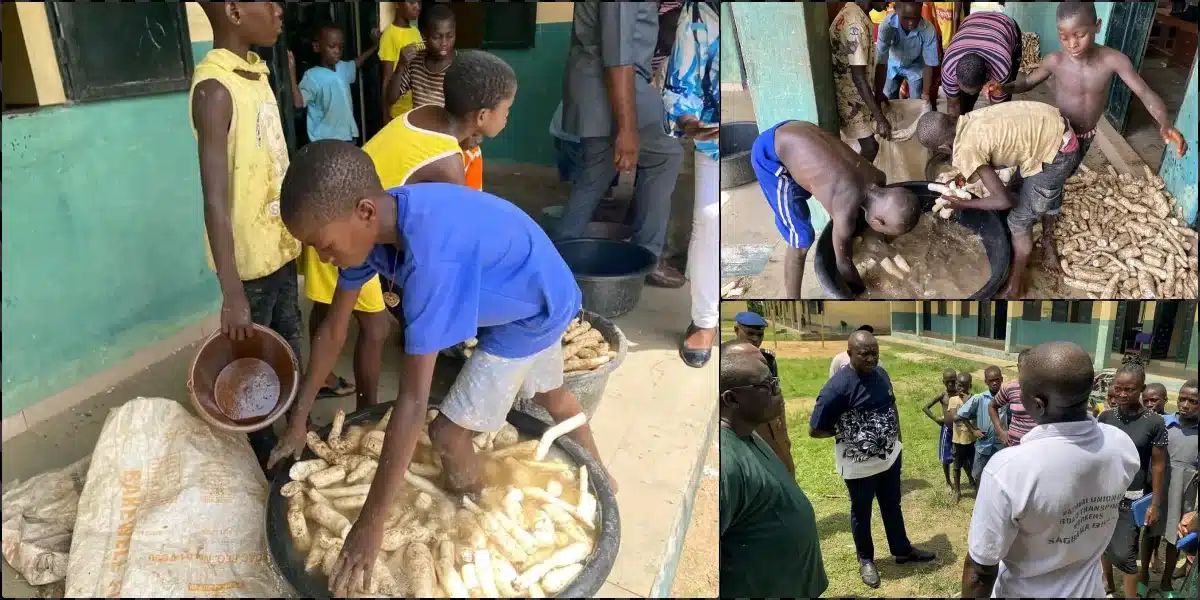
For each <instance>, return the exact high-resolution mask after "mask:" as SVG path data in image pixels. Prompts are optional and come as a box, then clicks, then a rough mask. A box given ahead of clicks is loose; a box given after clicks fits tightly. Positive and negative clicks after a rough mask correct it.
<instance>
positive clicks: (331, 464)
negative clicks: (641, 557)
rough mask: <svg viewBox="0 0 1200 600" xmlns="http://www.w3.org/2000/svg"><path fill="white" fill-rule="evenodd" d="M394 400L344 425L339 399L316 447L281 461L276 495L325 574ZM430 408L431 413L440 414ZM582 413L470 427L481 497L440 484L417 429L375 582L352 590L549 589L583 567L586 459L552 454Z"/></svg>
mask: <svg viewBox="0 0 1200 600" xmlns="http://www.w3.org/2000/svg"><path fill="white" fill-rule="evenodd" d="M391 415H392V411H391V410H389V411H388V413H387V415H385V416H384V417H383V419H382V420H381V421H380V422H379V423H377V424H375V425H373V426H360V425H354V426H351V427H350V428H349V429H348V430H347V431H346V434H345V435H344V436H343V435H342V426H343V424H344V418H345V415H344V414H343V413H342V411H340V410H339V411H338V413H337V415H336V416H335V417H334V423H333V427H332V428H331V430H330V432H329V437H328V439H327V440H321V439H320V437H319V436H318V435H317V434H316V433H312V432H310V433H309V437H308V447H309V449H311V450H312V451H313V453H314V454H316V455H317V456H318V458H315V459H311V460H302V461H299V462H296V463H295V464H293V465H292V467H291V470H290V471H289V472H288V475H289V477H290V478H291V481H290V482H288V483H287V484H286V485H284V486H283V488H282V490H281V491H280V493H281V495H283V496H284V497H286V498H287V500H288V512H287V522H288V528H289V530H290V533H291V536H292V540H293V542H294V543H295V544H296V547H297V549H299V550H300V551H301V552H305V553H307V557H306V560H305V565H304V566H305V569H306V570H308V571H310V572H311V571H316V570H318V569H320V570H322V571H323V572H324V573H325V574H326V575H328V574H329V573H330V572H331V571H332V569H333V567H334V563H335V562H336V561H337V559H338V556H339V554H340V553H341V550H342V544H343V543H344V541H345V539H346V536H347V534H349V532H350V529H351V527H352V526H353V523H354V521H355V520H356V519H357V518H358V512H359V511H360V510H361V508H362V506H363V504H364V503H365V502H366V498H367V494H368V493H369V491H370V489H371V482H372V480H373V479H374V477H375V469H376V468H378V460H379V455H380V451H381V449H382V446H383V438H384V432H385V431H386V429H387V424H388V421H389V420H390V419H391ZM436 415H437V411H436V410H431V411H429V415H428V416H427V418H426V422H427V423H428V422H430V421H432V420H433V418H434V417H436ZM586 421H587V417H586V416H585V415H582V414H580V415H578V416H577V417H575V418H572V419H568V420H567V421H563V422H562V423H559V424H558V425H555V426H553V427H551V428H550V429H548V430H547V431H546V433H545V435H543V437H542V439H541V440H527V441H521V440H520V438H519V436H518V434H517V431H516V429H514V428H513V427H512V426H511V425H508V424H505V426H504V427H503V428H501V429H500V430H499V431H498V432H496V433H481V434H478V435H476V436H475V439H474V444H475V449H476V452H477V454H478V455H479V457H480V459H481V461H482V465H483V472H484V475H483V479H484V483H485V486H486V487H485V488H484V490H483V493H482V494H481V497H480V500H479V502H474V501H472V500H471V499H470V498H467V497H463V498H461V499H454V498H452V497H450V496H449V495H448V494H447V493H446V492H445V491H443V488H442V487H440V486H439V485H438V483H436V482H438V481H439V480H440V479H441V461H440V460H439V458H438V455H437V453H436V452H434V451H433V450H432V448H431V447H430V442H429V436H428V434H427V433H426V432H424V431H423V432H422V435H421V438H420V442H419V443H418V446H417V451H416V453H415V454H414V456H413V460H412V463H411V464H410V466H409V470H408V472H406V473H405V474H404V478H405V481H406V482H407V483H408V485H407V486H405V489H404V490H402V492H401V493H400V497H399V498H397V501H396V503H395V505H393V506H392V510H391V514H390V516H389V518H388V521H387V523H386V525H385V530H384V534H383V542H382V545H381V547H380V553H379V558H378V560H377V561H376V563H375V568H374V571H373V575H372V581H371V584H370V587H371V589H368V590H361V589H359V590H353V595H354V596H356V597H358V596H368V597H369V596H374V597H403V596H405V595H408V596H411V597H417V598H430V597H433V598H526V597H528V598H545V597H547V596H552V595H554V594H556V593H558V592H561V591H562V590H563V589H565V588H566V587H567V585H569V584H570V583H571V582H572V581H573V580H574V579H575V577H576V576H577V575H578V574H579V572H580V571H581V570H582V568H583V564H584V562H585V561H586V559H587V558H588V556H590V555H591V553H592V550H593V548H594V546H595V537H596V515H597V512H598V507H597V503H596V498H595V497H594V496H592V494H591V492H590V490H589V487H588V472H587V467H580V468H579V469H575V468H574V467H573V466H572V465H569V464H567V463H565V462H560V461H559V460H557V459H555V458H553V457H549V456H548V450H549V449H550V447H551V445H552V444H553V441H554V439H556V438H558V437H559V436H561V435H564V434H566V433H569V432H570V431H571V430H573V429H575V428H577V427H579V426H581V425H583V424H584V423H585V422H586Z"/></svg>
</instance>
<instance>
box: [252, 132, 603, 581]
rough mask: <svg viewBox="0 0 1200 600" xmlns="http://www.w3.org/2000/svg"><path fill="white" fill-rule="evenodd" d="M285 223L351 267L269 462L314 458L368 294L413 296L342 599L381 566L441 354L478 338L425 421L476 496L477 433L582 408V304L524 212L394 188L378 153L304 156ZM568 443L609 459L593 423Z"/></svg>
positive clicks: (463, 191) (455, 489)
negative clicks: (575, 376)
mask: <svg viewBox="0 0 1200 600" xmlns="http://www.w3.org/2000/svg"><path fill="white" fill-rule="evenodd" d="M496 116H497V117H500V116H501V115H499V114H498V115H496ZM499 125H500V126H501V127H502V126H503V125H502V124H499ZM281 216H282V217H283V221H284V223H285V224H286V225H287V227H288V229H289V230H290V231H291V232H292V233H293V234H294V235H295V236H296V237H297V238H299V239H300V240H301V241H302V242H304V243H305V244H306V245H309V246H312V247H313V248H314V249H315V250H316V251H317V253H318V254H320V256H321V258H322V260H325V261H326V262H331V263H333V264H335V265H337V266H338V267H339V268H340V269H341V272H340V276H339V281H338V287H337V291H336V292H335V293H334V296H333V302H332V305H331V307H330V316H329V317H328V318H327V319H326V321H325V324H323V325H322V331H321V333H320V334H318V335H317V336H316V338H314V340H313V349H312V353H311V355H312V358H311V362H310V364H309V368H308V370H307V373H306V374H305V380H304V384H303V386H302V387H301V390H300V395H299V398H300V399H299V401H298V406H297V407H296V414H295V415H293V418H292V420H291V421H290V422H289V423H288V430H287V433H286V434H285V435H284V437H283V439H282V440H281V441H280V445H279V446H278V447H277V448H276V450H275V452H274V453H273V454H272V457H271V458H272V464H273V463H274V462H275V461H277V460H279V459H281V458H282V457H284V456H297V457H298V456H299V454H300V453H301V452H302V451H303V449H304V445H305V435H306V433H307V431H306V423H307V421H308V412H309V411H310V410H311V408H312V400H313V398H314V397H315V396H316V392H317V390H318V389H319V388H320V386H321V383H322V382H323V381H324V379H325V376H326V375H327V374H328V373H329V370H330V368H331V367H332V366H333V364H334V362H335V361H336V360H337V357H338V354H339V353H340V351H341V348H342V345H343V343H344V342H345V340H346V330H347V325H348V323H349V321H350V316H351V314H352V313H353V311H354V304H355V302H356V300H357V298H358V290H359V288H360V287H361V286H362V285H363V283H365V282H366V281H367V280H368V279H370V278H371V277H373V276H374V275H376V274H383V275H384V276H385V277H387V278H388V279H390V280H391V281H395V282H396V285H397V287H398V289H399V291H400V293H401V294H402V296H403V302H402V306H403V307H404V324H405V330H404V354H403V355H402V357H401V359H400V362H401V365H400V367H401V368H400V372H401V373H403V375H402V376H401V379H400V392H399V394H398V396H397V398H396V405H395V411H394V413H393V415H392V418H391V421H390V422H389V423H388V426H387V433H386V438H385V441H384V445H383V451H382V453H381V455H380V457H379V470H378V475H377V476H376V477H375V480H374V482H373V484H372V486H371V491H370V493H369V494H368V495H367V500H366V504H365V505H364V506H363V507H362V512H361V513H360V515H359V518H358V521H357V522H356V523H355V524H354V527H353V529H351V530H350V533H349V535H348V536H347V538H346V542H345V545H344V547H343V549H342V555H341V557H340V558H339V559H338V561H337V562H336V563H335V566H334V570H333V574H332V576H331V577H330V584H331V589H333V590H334V591H335V592H338V591H342V592H344V591H346V590H348V589H349V587H350V583H351V582H357V581H361V580H362V579H361V577H362V576H363V575H364V574H367V575H368V577H369V574H370V573H371V571H372V569H373V567H374V564H375V558H376V556H377V555H378V553H379V548H380V544H381V542H382V538H383V526H384V523H385V521H386V520H387V518H388V516H389V515H388V511H389V508H390V507H391V506H392V504H393V502H394V499H395V497H396V494H397V493H399V491H400V487H401V485H402V484H403V482H404V474H405V472H406V471H407V470H408V465H409V462H410V461H411V460H412V456H413V451H414V450H415V449H416V445H417V439H418V435H419V433H420V431H421V428H422V427H423V426H424V424H425V412H426V410H427V408H428V403H429V389H430V386H431V384H432V380H433V370H434V365H435V363H436V362H437V356H438V353H439V351H440V350H442V349H443V348H449V347H451V346H453V345H455V344H457V343H459V342H463V341H465V340H467V339H470V338H472V337H475V338H477V339H478V340H479V345H478V348H477V351H476V352H475V353H474V354H473V355H471V357H470V359H468V361H467V363H466V365H465V366H464V367H463V369H462V372H461V373H460V374H459V376H458V379H457V380H456V381H455V382H454V385H453V386H452V387H451V388H450V392H449V394H448V395H447V397H446V399H445V401H444V402H442V404H441V406H440V407H439V408H440V410H439V414H438V417H437V418H436V419H435V420H434V421H433V422H432V423H430V425H429V436H430V438H431V440H432V441H433V446H434V449H435V450H436V451H437V452H438V455H439V456H440V457H441V460H442V466H443V470H444V472H445V480H446V481H445V483H446V485H447V487H448V488H449V489H450V491H451V493H455V494H461V493H468V494H477V493H478V492H479V491H480V488H481V487H482V481H481V471H482V469H481V468H480V464H479V461H478V459H477V457H476V455H475V450H474V447H473V446H472V443H471V438H472V436H474V435H475V432H493V431H497V430H499V429H500V427H501V426H502V425H503V424H504V421H505V415H506V414H507V413H508V411H509V409H510V408H511V406H512V404H513V401H514V400H515V398H516V397H517V396H518V394H519V395H520V396H521V397H522V398H534V399H535V400H536V401H537V402H538V403H539V404H541V405H542V406H543V407H545V408H546V411H547V412H548V413H550V415H551V416H552V417H553V418H554V419H555V420H557V421H562V420H565V419H569V418H571V417H573V416H575V415H578V414H579V413H580V412H582V409H581V408H580V405H579V401H578V400H577V399H576V398H575V396H574V395H573V394H571V392H570V391H568V390H567V389H566V388H565V387H564V386H563V368H562V349H561V346H560V339H561V337H562V334H563V333H564V332H565V331H566V329H567V327H568V325H569V324H570V322H571V320H572V319H573V318H574V317H575V316H576V315H577V314H578V313H579V310H580V307H581V303H582V295H581V294H580V291H579V287H578V285H576V283H575V279H574V277H573V276H572V274H571V271H570V269H568V268H567V265H566V263H565V262H563V259H562V257H561V256H560V255H559V254H558V251H557V250H555V248H554V245H553V244H552V243H551V242H550V239H549V238H548V237H546V234H545V233H544V232H543V231H542V229H541V228H540V227H538V225H537V224H536V223H534V221H533V219H531V218H529V216H528V215H526V214H525V213H524V212H523V211H521V209H520V208H518V207H516V206H515V205H513V204H511V203H509V202H507V201H505V200H503V199H500V198H497V197H496V196H493V195H491V194H488V193H485V192H479V191H476V190H473V189H470V188H468V187H465V186H459V185H454V184H449V183H418V184H413V185H402V186H399V187H395V188H392V189H389V190H384V189H383V186H382V185H381V184H380V182H379V176H378V175H377V174H376V170H375V166H374V164H373V163H372V162H371V159H370V157H368V156H367V154H366V153H365V152H363V151H362V150H360V149H358V148H355V147H354V146H353V145H351V144H347V143H345V142H339V141H330V140H326V141H321V142H316V143H313V144H309V145H308V146H305V147H304V148H302V149H301V150H300V151H299V152H297V153H296V155H295V158H294V159H293V160H292V168H291V169H289V170H288V172H287V176H286V177H285V179H284V181H283V193H282V201H281ZM569 435H570V437H571V438H572V439H573V440H574V441H576V442H578V443H579V444H580V445H581V446H583V448H584V449H585V450H587V451H588V452H589V453H591V454H592V456H594V457H595V456H599V453H598V452H597V451H596V443H595V440H594V439H593V438H592V433H591V429H590V428H589V427H588V426H587V425H584V426H582V427H580V428H578V429H576V430H574V431H573V432H571V433H570V434H569ZM610 481H611V480H610ZM614 489H615V486H614ZM368 582H369V579H368Z"/></svg>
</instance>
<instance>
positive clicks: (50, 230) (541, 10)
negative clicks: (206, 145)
mask: <svg viewBox="0 0 1200 600" xmlns="http://www.w3.org/2000/svg"><path fill="white" fill-rule="evenodd" d="M283 4H284V35H283V36H281V39H280V42H279V44H277V45H276V46H275V47H274V48H265V49H260V53H261V54H262V55H263V57H264V58H265V59H267V60H268V61H269V63H270V65H271V70H272V78H273V83H274V84H276V85H275V87H276V89H277V95H278V98H279V106H280V110H281V111H282V113H283V116H284V119H283V120H284V127H285V133H286V135H287V137H288V141H289V144H292V146H293V149H294V143H295V132H296V128H297V127H303V122H302V121H300V122H299V124H298V123H297V121H296V114H295V109H293V108H292V102H291V96H290V91H289V90H287V89H286V87H285V86H284V85H279V84H280V83H281V82H286V79H282V80H281V79H279V75H280V74H283V73H286V72H287V52H286V50H287V49H288V48H289V47H291V48H302V47H303V44H304V43H307V42H306V39H305V38H304V36H305V35H307V33H306V30H309V29H311V28H310V27H306V26H307V25H310V24H311V23H313V22H316V21H317V20H318V19H320V20H329V19H332V20H333V21H334V22H336V23H338V24H340V25H342V26H343V28H345V29H346V31H347V48H346V56H347V57H348V58H350V57H353V56H354V55H356V54H357V49H358V48H360V47H363V46H365V45H367V44H365V43H364V41H365V40H367V39H368V37H367V36H369V32H370V31H371V30H372V29H374V28H375V27H378V26H380V24H384V25H386V24H387V23H389V22H390V21H391V19H392V14H393V7H392V5H391V4H392V3H389V2H353V3H349V2H348V3H283ZM572 7H573V3H572V2H556V3H545V2H542V3H536V4H532V3H498V4H493V3H461V4H460V3H455V4H453V5H452V9H453V10H454V11H455V13H456V16H457V19H458V44H457V45H458V47H459V48H484V49H487V50H488V51H490V52H494V53H496V54H497V55H499V56H500V57H502V58H503V59H504V60H506V61H507V62H508V63H509V64H510V65H512V67H513V68H514V70H515V71H516V74H517V77H518V79H519V81H520V87H519V90H518V100H517V102H516V103H515V104H514V106H513V109H512V114H511V117H510V119H509V127H508V129H506V130H505V131H504V133H503V134H502V135H500V136H499V137H497V138H496V139H494V140H490V141H488V142H487V143H486V144H485V146H484V151H485V153H486V157H487V160H489V161H495V162H501V161H509V162H515V163H522V164H534V165H553V162H554V154H553V142H552V140H551V138H550V136H549V134H548V127H549V119H550V116H551V114H552V113H553V112H554V109H555V106H556V105H557V104H558V102H559V101H560V100H561V97H562V75H563V69H564V67H565V65H566V55H567V47H568V42H569V39H570V31H571V23H570V21H571V15H572ZM3 31H4V33H5V35H4V36H3V43H4V48H3V54H4V65H3V66H4V68H3V97H2V98H3V142H4V147H3V153H4V161H3V179H4V196H5V198H4V206H3V207H4V208H6V209H8V217H7V218H5V219H4V220H3V223H4V224H3V237H4V239H5V240H7V241H6V242H4V248H5V250H7V252H5V253H4V259H3V267H7V268H3V269H2V272H3V305H4V325H5V326H7V327H8V332H7V333H5V334H4V336H3V338H4V350H3V353H4V363H5V364H4V367H5V368H4V381H3V417H4V423H5V425H4V429H5V431H6V434H7V431H8V430H9V425H10V418H11V417H14V416H16V415H22V417H23V420H24V421H25V422H28V424H29V425H32V424H33V423H34V422H35V421H37V420H40V419H43V418H46V417H47V416H48V415H50V414H52V413H54V412H57V411H59V410H62V408H63V407H64V406H66V405H73V404H72V402H77V401H78V400H79V399H82V398H86V397H88V396H90V395H91V394H94V393H95V392H96V391H98V390H103V389H105V388H106V387H109V386H112V385H113V384H114V383H115V382H116V381H119V380H120V379H122V378H124V377H127V376H128V375H129V374H132V373H134V372H136V371H137V370H139V369H141V368H143V367H145V366H146V365H148V364H151V363H153V362H156V361H158V360H161V359H162V358H164V357H166V356H167V355H169V354H170V353H172V352H174V351H176V350H178V349H179V348H182V347H184V346H186V345H188V344H190V343H193V342H195V341H198V340H200V339H203V337H205V336H206V335H207V334H208V333H209V332H211V331H212V330H213V327H214V323H215V322H216V320H215V319H216V316H215V315H216V312H217V310H218V309H219V304H220V292H219V289H218V286H217V282H216V278H215V277H214V276H213V274H212V273H211V272H210V271H209V268H208V266H207V264H206V260H205V257H204V245H203V239H204V235H205V234H204V218H203V214H202V198H201V190H200V177H199V171H198V162H197V154H196V140H195V138H194V137H193V135H192V131H191V128H190V121H189V109H188V107H189V102H188V88H189V83H190V80H191V75H192V69H193V65H194V64H195V63H197V62H199V61H200V60H201V59H202V58H203V56H204V55H205V53H207V52H208V51H209V50H210V49H211V48H212V31H211V29H210V27H209V24H208V21H207V19H206V18H205V16H204V14H203V12H202V11H201V10H200V8H199V6H197V5H196V3H193V2H188V3H174V2H168V3H144V2H136V3H115V4H114V3H69V2H48V3H42V2H5V3H4V4H3ZM299 55H300V51H299V50H297V56H298V60H299ZM378 69H379V67H378V61H371V62H368V66H367V68H366V69H365V70H364V71H363V73H362V74H361V76H360V79H359V84H358V85H357V86H356V87H355V88H354V96H355V102H356V104H357V105H358V106H357V108H358V110H359V117H360V119H361V121H360V124H361V125H362V129H363V130H365V131H364V134H366V135H370V134H371V133H374V131H376V130H377V129H378V127H379V122H380V120H381V111H380V110H379V109H378V102H379V100H378V98H377V94H376V93H375V92H374V90H377V89H378V87H379V83H378V82H379V77H380V74H379V72H378ZM372 86H374V87H372ZM24 417H28V418H24Z"/></svg>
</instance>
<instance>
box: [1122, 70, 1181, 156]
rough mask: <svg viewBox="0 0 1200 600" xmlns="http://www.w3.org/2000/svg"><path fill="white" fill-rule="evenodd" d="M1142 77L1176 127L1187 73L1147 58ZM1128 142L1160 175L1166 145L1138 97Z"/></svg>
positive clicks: (1131, 113) (1131, 111) (1131, 114)
mask: <svg viewBox="0 0 1200 600" xmlns="http://www.w3.org/2000/svg"><path fill="white" fill-rule="evenodd" d="M1141 75H1142V78H1143V79H1145V80H1146V85H1148V86H1150V89H1151V90H1154V92H1155V93H1156V94H1158V95H1159V96H1161V97H1162V99H1163V102H1164V103H1165V104H1166V105H1167V115H1168V117H1169V118H1170V121H1171V122H1172V123H1174V122H1175V117H1177V116H1178V115H1179V107H1180V105H1182V104H1183V96H1184V93H1185V92H1186V91H1187V80H1188V71H1187V70H1186V69H1177V68H1174V67H1170V66H1167V61H1166V59H1164V58H1156V57H1150V56H1147V57H1146V58H1145V59H1144V60H1143V61H1142V70H1141ZM1125 139H1126V140H1127V141H1128V142H1129V145H1130V146H1132V147H1133V150H1134V152H1137V153H1138V156H1140V157H1142V161H1144V162H1145V163H1146V164H1147V165H1149V166H1150V168H1151V169H1153V170H1154V171H1156V172H1157V171H1158V168H1159V167H1160V166H1161V165H1162V156H1163V149H1164V148H1166V143H1164V142H1163V139H1162V136H1161V135H1159V133H1158V123H1156V122H1155V121H1154V117H1151V116H1150V112H1149V111H1147V110H1146V105H1145V104H1143V103H1142V101H1141V100H1139V99H1138V98H1137V97H1136V96H1135V97H1134V98H1133V99H1132V100H1131V101H1130V103H1129V122H1128V124H1127V125H1126V126H1125Z"/></svg>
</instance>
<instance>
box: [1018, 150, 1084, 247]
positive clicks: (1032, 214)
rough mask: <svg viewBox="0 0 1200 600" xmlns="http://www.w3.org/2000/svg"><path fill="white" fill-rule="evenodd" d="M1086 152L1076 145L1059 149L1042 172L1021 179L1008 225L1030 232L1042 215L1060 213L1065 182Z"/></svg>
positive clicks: (1053, 215) (1054, 215)
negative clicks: (1081, 151)
mask: <svg viewBox="0 0 1200 600" xmlns="http://www.w3.org/2000/svg"><path fill="white" fill-rule="evenodd" d="M1082 160H1083V155H1082V154H1081V153H1080V150H1079V149H1078V148H1076V149H1075V150H1074V151H1072V152H1063V151H1061V150H1060V151H1059V153H1058V154H1056V155H1054V162H1052V163H1050V164H1048V165H1044V166H1043V167H1042V170H1041V172H1039V173H1038V174H1037V175H1034V176H1032V177H1026V178H1023V179H1022V180H1021V183H1020V186H1021V187H1020V189H1019V190H1018V191H1017V204H1016V205H1015V206H1013V208H1012V210H1011V211H1010V212H1009V213H1008V228H1009V230H1010V231H1012V232H1013V233H1028V232H1030V231H1032V230H1033V226H1034V225H1035V224H1037V222H1038V221H1040V220H1041V219H1042V217H1046V216H1049V217H1057V216H1058V213H1059V212H1061V211H1062V202H1063V186H1064V185H1066V183H1067V178H1068V177H1070V176H1071V175H1072V174H1073V173H1074V172H1075V169H1076V168H1078V167H1079V163H1080V161H1082Z"/></svg>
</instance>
